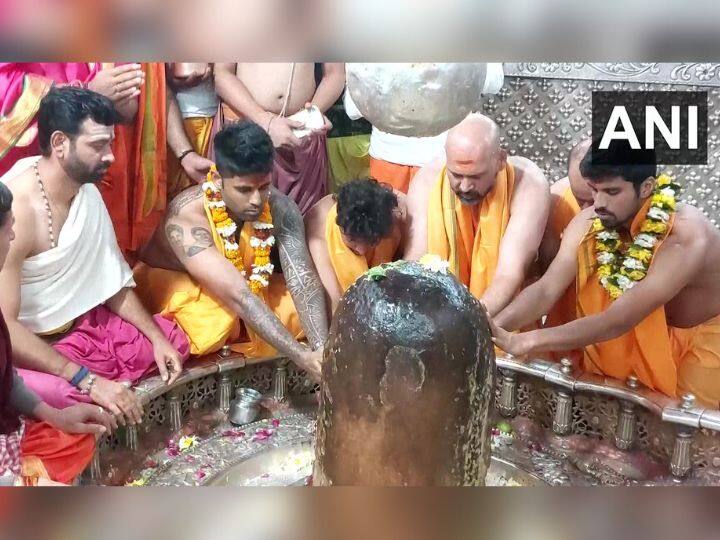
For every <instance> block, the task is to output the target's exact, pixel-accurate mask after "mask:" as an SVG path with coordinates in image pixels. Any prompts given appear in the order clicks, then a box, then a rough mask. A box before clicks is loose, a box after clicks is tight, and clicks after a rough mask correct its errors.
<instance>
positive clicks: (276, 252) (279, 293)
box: [135, 121, 327, 377]
mask: <svg viewBox="0 0 720 540" xmlns="http://www.w3.org/2000/svg"><path fill="white" fill-rule="evenodd" d="M214 146H215V160H216V164H217V173H219V178H217V177H213V176H212V175H211V176H210V177H209V179H208V181H207V182H206V183H205V184H203V185H202V186H194V187H190V188H188V189H187V190H185V191H183V192H182V193H180V195H178V196H177V197H176V198H175V199H174V200H173V201H172V203H171V204H170V207H169V209H168V213H167V215H166V216H165V220H164V223H163V227H162V229H159V230H158V231H157V232H156V233H155V236H154V237H153V239H152V240H151V242H150V243H149V244H148V245H147V246H146V248H145V249H144V250H143V252H142V254H141V260H142V261H143V263H144V264H140V265H138V266H137V267H136V269H135V279H136V281H137V283H138V287H139V292H140V297H141V298H142V300H143V302H145V304H146V306H148V308H149V309H150V310H152V311H156V310H158V311H161V312H162V313H163V314H164V315H166V316H168V317H172V318H173V319H174V320H175V321H176V322H177V323H178V324H179V325H180V326H181V327H182V328H183V330H184V331H185V333H186V334H187V335H188V338H189V340H190V350H191V352H192V354H206V353H209V352H213V351H217V350H218V349H220V348H221V347H222V346H223V345H225V343H226V342H229V343H235V342H240V341H244V342H245V344H244V345H243V346H241V347H239V348H238V350H241V351H242V352H244V353H246V354H248V355H252V356H265V355H269V354H274V353H275V352H276V351H277V352H280V353H282V354H284V355H287V356H288V358H289V359H290V360H292V361H293V362H295V363H296V364H297V365H298V366H299V367H300V368H302V369H306V370H308V372H309V373H310V374H311V376H313V377H319V372H320V361H319V359H320V358H321V352H322V345H323V343H324V342H325V339H326V337H327V313H326V308H325V298H324V294H323V290H322V285H321V283H320V279H319V277H318V275H317V272H316V270H315V268H314V266H313V263H312V260H311V258H310V254H309V253H308V249H307V245H306V243H305V231H304V227H303V221H302V216H301V215H300V212H299V210H298V208H297V205H296V204H295V203H294V202H292V201H291V200H290V199H289V198H288V197H287V196H285V195H283V194H282V193H280V192H279V191H278V190H277V189H275V188H273V187H272V185H271V182H272V174H271V173H272V166H273V154H274V152H273V146H272V141H271V139H270V137H269V136H268V134H267V133H266V132H265V131H264V130H263V129H262V128H261V127H260V126H258V125H257V124H255V123H253V122H249V121H243V122H240V123H235V124H230V125H228V126H226V127H225V128H224V129H223V130H221V131H220V132H218V134H217V135H216V136H215V139H214ZM278 258H279V261H278ZM278 262H279V264H278ZM276 268H277V269H282V273H279V272H276V271H275V269H276ZM303 330H304V335H305V336H306V337H307V339H308V342H309V343H310V346H311V349H310V348H307V347H305V346H304V345H302V344H301V343H299V342H298V339H300V338H301V337H302V335H303Z"/></svg>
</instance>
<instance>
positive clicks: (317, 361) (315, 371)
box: [295, 348, 323, 382]
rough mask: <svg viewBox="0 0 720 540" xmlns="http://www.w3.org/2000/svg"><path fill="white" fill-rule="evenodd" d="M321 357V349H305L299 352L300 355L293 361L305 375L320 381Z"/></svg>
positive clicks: (314, 380)
mask: <svg viewBox="0 0 720 540" xmlns="http://www.w3.org/2000/svg"><path fill="white" fill-rule="evenodd" d="M322 358H323V349H322V348H320V349H317V350H315V351H311V350H307V351H305V352H303V353H301V355H300V357H299V358H298V359H297V360H296V361H295V363H296V364H297V365H298V367H300V368H301V369H304V370H305V371H306V372H307V375H308V377H309V378H310V379H312V380H313V382H320V379H321V374H322Z"/></svg>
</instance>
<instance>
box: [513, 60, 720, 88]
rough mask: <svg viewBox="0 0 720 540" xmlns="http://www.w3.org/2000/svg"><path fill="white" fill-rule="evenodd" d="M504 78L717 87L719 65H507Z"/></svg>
mask: <svg viewBox="0 0 720 540" xmlns="http://www.w3.org/2000/svg"><path fill="white" fill-rule="evenodd" d="M503 66H504V71H505V75H506V76H516V77H544V78H549V79H589V80H604V81H634V82H650V83H672V84H690V85H699V86H720V63H717V64H716V63H710V62H680V63H673V62H602V63H599V62H572V63H571V62H542V63H506V64H504V65H503Z"/></svg>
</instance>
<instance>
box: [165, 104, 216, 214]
mask: <svg viewBox="0 0 720 540" xmlns="http://www.w3.org/2000/svg"><path fill="white" fill-rule="evenodd" d="M183 127H184V128H185V134H186V135H187V138H188V140H189V141H190V144H192V147H193V150H194V151H195V152H196V153H197V154H199V155H201V156H203V157H207V154H208V149H209V147H210V134H211V133H212V127H213V118H208V117H195V118H185V119H184V120H183ZM194 184H195V182H194V181H193V180H192V179H191V178H190V177H189V176H188V175H187V174H185V171H184V170H183V168H182V165H180V161H179V160H178V158H177V156H175V154H173V152H171V151H168V183H167V198H168V200H172V199H173V198H174V197H175V195H177V194H178V193H180V192H181V191H182V190H184V189H185V188H188V187H190V186H192V185H194Z"/></svg>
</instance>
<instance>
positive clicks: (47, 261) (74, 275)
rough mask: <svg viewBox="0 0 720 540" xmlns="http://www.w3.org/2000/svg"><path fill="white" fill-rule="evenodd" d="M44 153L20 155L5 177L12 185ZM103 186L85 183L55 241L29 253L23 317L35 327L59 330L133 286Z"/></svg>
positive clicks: (23, 279) (24, 269) (22, 283)
mask: <svg viewBox="0 0 720 540" xmlns="http://www.w3.org/2000/svg"><path fill="white" fill-rule="evenodd" d="M38 159H39V158H38V157H31V158H25V159H22V160H20V161H18V162H17V163H16V164H15V165H14V166H13V168H12V169H10V170H9V171H8V172H7V173H6V174H5V175H4V176H3V177H2V178H0V181H2V182H3V183H5V184H7V185H8V186H12V183H13V182H14V181H18V179H17V176H18V175H19V174H21V173H23V172H25V171H26V170H27V169H28V168H30V167H31V166H32V165H33V164H34V163H35V162H36V161H37V160H38ZM134 286H135V281H134V280H133V274H132V270H131V269H130V266H129V265H128V264H127V262H126V261H125V258H124V257H123V255H122V252H121V251H120V248H119V246H118V243H117V239H116V237H115V230H114V229H113V225H112V221H110V214H108V211H107V208H106V207H105V203H104V202H103V200H102V196H101V195H100V191H98V189H97V187H95V185H93V184H84V185H82V186H81V187H80V191H79V192H78V194H77V195H76V196H75V198H74V199H73V201H72V204H71V205H70V212H69V213H68V217H67V220H66V221H65V223H64V225H63V227H62V230H61V231H60V235H59V237H58V240H57V245H56V247H54V248H52V249H49V250H48V251H44V252H42V253H39V254H37V255H34V256H32V257H29V258H27V259H25V262H24V263H23V266H22V275H21V280H20V313H19V315H18V320H19V321H20V323H22V324H24V325H25V326H26V327H27V328H29V329H30V330H32V331H33V332H35V333H45V332H50V331H52V330H56V329H57V328H60V327H62V326H64V325H66V324H68V323H69V322H71V321H73V320H74V319H76V318H77V317H79V316H81V315H84V314H85V313H87V312H88V311H90V310H91V309H93V308H94V307H97V306H99V305H100V304H102V303H103V302H105V301H106V300H107V299H109V298H111V297H112V296H114V295H115V294H116V293H117V292H119V291H120V289H122V288H123V287H134Z"/></svg>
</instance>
